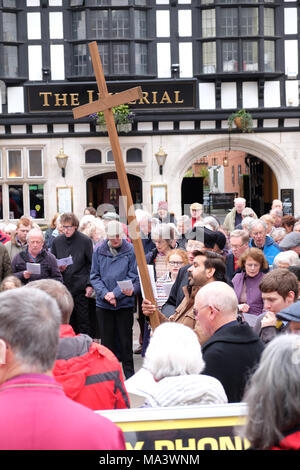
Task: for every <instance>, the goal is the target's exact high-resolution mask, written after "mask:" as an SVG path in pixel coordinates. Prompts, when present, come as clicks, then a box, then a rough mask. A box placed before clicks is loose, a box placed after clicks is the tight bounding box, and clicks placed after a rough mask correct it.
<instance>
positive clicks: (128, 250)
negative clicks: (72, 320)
mask: <svg viewBox="0 0 300 470" xmlns="http://www.w3.org/2000/svg"><path fill="white" fill-rule="evenodd" d="M90 279H91V284H92V286H93V287H94V289H95V291H96V306H97V307H100V308H105V309H108V310H118V309H120V308H132V307H134V302H135V297H134V295H131V296H128V295H125V294H123V293H122V292H121V289H120V287H119V286H118V284H117V281H124V280H131V281H132V284H133V288H134V294H137V293H139V292H140V283H139V278H138V272H137V263H136V258H135V253H134V248H133V246H132V244H131V243H128V242H127V241H126V240H125V239H123V240H122V245H121V247H120V248H119V249H118V254H117V255H116V256H113V255H112V253H111V252H110V250H109V247H108V240H105V241H104V242H103V243H101V245H100V246H99V247H98V248H97V250H96V251H94V254H93V260H92V268H91V274H90ZM108 292H113V293H114V295H115V297H116V299H117V306H116V307H114V306H113V305H111V304H110V303H109V302H107V301H106V300H105V299H104V297H105V295H106V294H107V293H108Z"/></svg>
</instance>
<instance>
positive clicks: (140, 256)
mask: <svg viewBox="0 0 300 470" xmlns="http://www.w3.org/2000/svg"><path fill="white" fill-rule="evenodd" d="M89 49H90V54H91V59H92V64H93V68H94V72H95V76H96V80H97V85H98V91H99V96H100V99H98V100H96V101H93V102H92V103H89V104H84V105H82V106H79V107H78V108H73V110H72V111H73V116H74V119H79V118H81V117H85V116H88V115H91V114H93V113H96V112H99V111H103V113H104V118H105V122H106V127H107V132H108V135H109V139H110V144H111V149H112V153H113V156H114V160H115V165H116V170H117V175H118V180H119V185H120V189H121V194H122V196H124V197H125V200H126V202H127V211H126V214H127V219H128V225H129V231H130V233H129V235H130V236H131V238H132V243H133V247H134V251H135V256H136V260H137V265H138V268H139V272H140V277H141V281H142V285H143V290H144V295H145V298H146V299H148V300H150V301H151V303H153V304H155V303H156V302H155V299H154V295H153V290H152V286H151V281H150V276H149V272H148V268H147V263H146V258H145V253H144V248H143V244H142V240H141V236H140V231H139V227H138V224H137V220H136V217H135V211H134V206H133V200H132V196H131V191H130V187H129V183H128V178H127V174H126V170H125V165H124V162H123V157H122V151H121V147H120V142H119V137H118V133H117V129H116V125H115V120H114V116H113V112H112V108H113V107H115V106H118V105H120V104H125V103H129V102H130V101H134V100H136V99H138V98H142V89H141V87H136V88H131V89H129V90H126V91H123V92H121V93H116V94H115V95H110V94H109V93H108V90H107V85H106V82H105V77H104V73H103V68H102V62H101V58H100V55H99V51H98V46H97V42H96V41H94V42H91V43H89ZM159 323H160V322H159V312H158V311H156V312H155V314H153V315H151V316H150V324H151V327H152V329H153V330H154V329H155V328H156V327H157V326H158V325H159Z"/></svg>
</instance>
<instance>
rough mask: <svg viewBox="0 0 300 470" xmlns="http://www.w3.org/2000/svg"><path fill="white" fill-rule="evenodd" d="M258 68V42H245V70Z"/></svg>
mask: <svg viewBox="0 0 300 470" xmlns="http://www.w3.org/2000/svg"><path fill="white" fill-rule="evenodd" d="M257 70H258V50H257V42H255V41H244V42H243V71H249V72H256V71H257Z"/></svg>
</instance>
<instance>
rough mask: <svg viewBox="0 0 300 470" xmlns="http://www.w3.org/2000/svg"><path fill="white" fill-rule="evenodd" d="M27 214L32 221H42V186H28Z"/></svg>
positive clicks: (43, 215) (43, 214)
mask: <svg viewBox="0 0 300 470" xmlns="http://www.w3.org/2000/svg"><path fill="white" fill-rule="evenodd" d="M29 214H30V216H31V217H32V218H33V219H43V218H44V217H45V213H44V185H43V184H30V185H29Z"/></svg>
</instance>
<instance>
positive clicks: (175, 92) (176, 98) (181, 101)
mask: <svg viewBox="0 0 300 470" xmlns="http://www.w3.org/2000/svg"><path fill="white" fill-rule="evenodd" d="M180 93H181V92H180V90H176V91H174V94H175V103H178V104H180V103H184V100H179V94H180Z"/></svg>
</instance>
